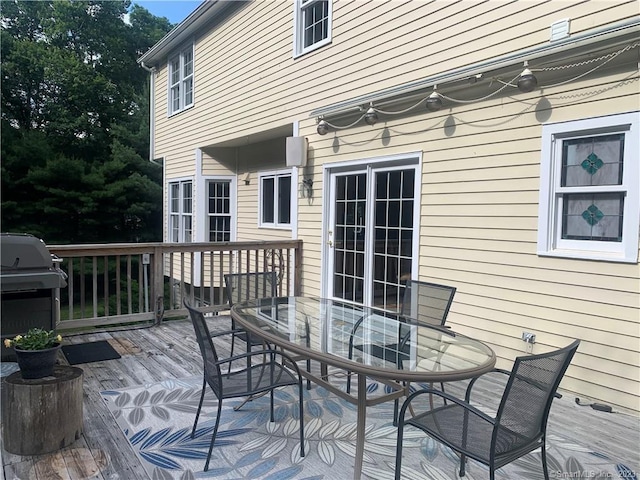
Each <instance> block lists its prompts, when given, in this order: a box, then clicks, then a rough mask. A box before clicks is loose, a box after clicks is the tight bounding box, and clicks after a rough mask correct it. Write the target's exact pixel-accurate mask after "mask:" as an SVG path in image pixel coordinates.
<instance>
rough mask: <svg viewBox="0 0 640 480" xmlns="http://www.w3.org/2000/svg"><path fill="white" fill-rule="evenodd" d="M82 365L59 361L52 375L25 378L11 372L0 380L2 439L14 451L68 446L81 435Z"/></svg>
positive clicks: (32, 451) (39, 451)
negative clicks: (77, 365) (64, 363)
mask: <svg viewBox="0 0 640 480" xmlns="http://www.w3.org/2000/svg"><path fill="white" fill-rule="evenodd" d="M82 373H83V372H82V369H81V368H78V367H69V366H65V365H59V366H56V367H54V369H53V375H52V376H49V377H44V378H38V379H34V380H25V379H23V378H22V375H21V374H20V372H19V371H18V372H14V373H12V374H11V375H9V376H8V377H6V378H5V379H3V381H2V426H3V429H2V441H3V443H4V448H5V450H6V451H8V452H10V453H15V454H17V455H40V454H43V453H49V452H54V451H56V450H59V449H61V448H64V447H67V446H69V445H71V444H72V443H73V442H75V441H76V440H77V439H78V438H80V435H82V426H83V421H82V400H83V399H82V390H83V389H82Z"/></svg>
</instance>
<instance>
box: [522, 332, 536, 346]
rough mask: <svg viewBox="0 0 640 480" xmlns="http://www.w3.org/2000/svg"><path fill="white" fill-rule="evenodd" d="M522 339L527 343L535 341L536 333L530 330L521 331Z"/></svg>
mask: <svg viewBox="0 0 640 480" xmlns="http://www.w3.org/2000/svg"><path fill="white" fill-rule="evenodd" d="M522 340H524V341H525V342H527V343H531V344H533V343H536V334H535V333H531V332H522Z"/></svg>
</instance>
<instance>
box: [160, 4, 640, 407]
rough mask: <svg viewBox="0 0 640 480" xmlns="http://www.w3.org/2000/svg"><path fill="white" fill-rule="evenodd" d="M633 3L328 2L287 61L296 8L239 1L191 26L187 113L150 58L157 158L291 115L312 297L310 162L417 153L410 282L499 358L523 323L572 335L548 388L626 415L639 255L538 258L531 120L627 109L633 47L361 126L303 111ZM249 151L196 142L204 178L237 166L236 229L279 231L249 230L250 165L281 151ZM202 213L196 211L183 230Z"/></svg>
mask: <svg viewBox="0 0 640 480" xmlns="http://www.w3.org/2000/svg"><path fill="white" fill-rule="evenodd" d="M637 7H638V3H637V0H632V1H614V0H605V1H595V0H594V1H584V2H577V1H571V2H569V1H556V0H553V1H531V2H524V1H519V2H518V1H513V2H503V1H497V0H496V1H493V0H492V1H484V2H483V1H477V2H470V1H458V2H448V1H435V2H416V1H404V2H400V1H393V2H342V1H334V2H333V27H332V43H331V44H330V45H327V46H324V47H322V48H320V49H318V50H314V51H312V52H310V53H308V54H305V55H303V56H301V57H299V58H297V59H295V60H294V59H293V58H292V32H293V5H292V4H291V3H290V2H260V1H255V2H250V3H247V4H244V5H242V6H238V7H237V8H236V9H235V10H234V11H233V12H232V13H231V14H229V15H228V16H227V17H225V18H224V19H223V20H220V21H219V22H214V25H215V28H213V29H211V30H210V31H201V32H197V34H196V35H195V36H194V41H195V55H194V59H195V60H194V61H195V87H194V92H195V97H194V107H193V108H191V109H188V110H187V111H184V112H181V113H179V114H176V115H174V116H172V117H170V118H168V117H167V104H166V101H167V77H166V75H167V72H166V62H165V64H164V65H163V64H159V65H157V70H158V72H157V77H156V99H155V107H156V118H155V126H156V128H155V155H156V156H158V157H160V156H164V157H165V159H166V160H165V162H166V170H165V176H166V178H167V180H166V181H169V180H170V179H171V178H177V177H184V176H189V175H193V174H194V171H193V169H194V165H195V153H194V152H195V150H196V149H197V148H201V149H203V151H204V152H208V148H209V147H215V146H216V145H217V144H220V143H222V142H227V141H231V140H238V139H242V138H245V137H246V138H249V137H250V136H251V135H252V134H256V133H258V132H261V131H264V130H268V129H270V128H275V127H278V126H283V125H286V124H291V122H292V121H296V120H297V121H299V122H300V123H299V129H300V130H299V135H301V136H305V137H307V139H308V140H309V163H308V165H307V167H304V168H300V169H298V171H299V179H298V185H295V184H293V185H292V192H293V193H294V195H295V196H296V197H297V202H298V205H297V206H298V223H297V236H298V238H300V239H302V240H303V241H304V247H303V262H304V263H303V265H302V268H301V272H302V291H303V293H304V294H305V295H317V294H319V293H320V291H321V289H320V280H321V274H322V269H323V262H326V259H324V258H323V257H322V249H323V242H324V235H323V234H324V232H323V227H324V224H323V214H324V206H325V205H324V204H325V198H324V194H325V185H323V165H326V164H330V163H332V162H345V161H359V160H366V159H368V158H374V157H380V156H391V155H396V154H398V155H399V154H406V153H407V152H422V159H423V161H422V165H421V169H422V196H421V198H420V202H421V218H420V253H419V271H418V272H415V273H414V277H415V278H418V279H420V280H428V281H433V282H437V283H443V284H451V285H455V286H456V287H457V289H458V290H457V292H456V296H455V298H454V302H453V304H452V307H451V311H450V314H449V317H448V320H447V323H448V324H450V325H452V327H453V328H454V329H455V330H456V331H460V332H461V333H466V334H469V335H472V336H474V337H476V338H478V339H480V340H483V341H485V342H487V343H488V344H489V345H490V346H491V347H492V348H493V349H494V350H495V351H496V354H497V355H498V357H499V362H498V366H501V367H505V368H510V366H511V363H512V361H513V358H514V357H515V356H517V355H521V354H524V345H525V344H524V342H522V340H521V334H522V332H523V331H525V330H526V331H528V332H533V333H535V334H536V342H537V343H536V344H535V345H534V352H544V351H548V350H550V349H552V348H556V347H561V346H565V345H567V344H568V343H570V342H571V340H572V339H574V338H580V339H582V343H581V345H580V347H579V349H578V353H577V355H576V356H575V358H574V360H573V362H572V364H571V366H570V367H569V370H568V372H567V375H566V377H565V379H564V380H563V383H562V385H561V387H562V388H563V389H565V390H569V391H572V392H578V393H579V396H581V397H588V398H590V399H594V401H595V400H597V401H598V402H601V403H607V404H610V405H612V406H613V407H614V409H627V410H632V411H635V412H638V411H639V404H640V403H639V402H640V353H639V351H638V345H639V343H640V318H639V317H640V269H639V267H638V265H624V264H612V263H608V262H589V261H581V260H569V259H561V258H542V257H538V256H537V254H536V244H537V229H538V197H539V190H540V178H539V175H540V154H541V152H540V151H541V142H542V125H543V124H544V123H549V122H561V121H570V120H578V119H583V118H590V117H595V116H603V115H608V114H615V113H621V112H626V111H633V110H638V108H639V106H640V95H639V94H638V91H639V87H640V85H639V82H638V73H637V56H636V57H635V58H634V61H631V62H629V63H627V64H624V65H621V64H620V62H613V63H612V64H611V65H612V66H613V65H615V66H613V67H612V68H609V67H606V68H603V69H601V70H599V71H598V72H596V73H594V74H591V75H587V76H585V77H583V78H581V79H579V80H575V81H572V82H569V83H567V84H565V85H562V86H558V87H552V88H545V89H544V90H542V91H541V90H534V91H533V92H531V93H527V94H525V93H520V92H519V91H517V90H516V89H510V90H507V91H505V94H504V95H498V96H496V97H494V98H492V99H489V100H486V101H481V102H474V103H469V104H453V105H452V104H451V103H448V102H446V101H445V106H444V107H443V109H442V110H440V111H439V112H435V113H429V112H427V111H426V110H425V109H424V108H423V107H421V108H419V109H417V110H416V111H415V112H412V113H411V114H410V115H406V116H395V117H386V118H384V119H383V120H381V121H380V122H379V123H378V124H376V125H375V126H373V127H371V126H368V125H366V124H364V123H363V122H361V124H359V125H357V126H354V127H352V128H349V129H345V130H340V131H338V132H333V131H331V132H330V133H329V134H327V135H325V136H319V135H318V134H317V133H316V120H315V119H314V118H310V116H309V115H310V112H311V111H313V110H316V109H319V108H324V107H327V106H329V105H334V104H337V103H339V102H343V101H348V100H350V99H353V98H357V97H359V96H363V95H370V94H373V93H375V92H378V91H381V90H384V89H386V88H393V87H397V86H399V85H402V84H406V83H409V82H415V81H419V80H421V79H424V78H427V77H429V76H432V75H438V74H444V73H447V72H449V71H452V70H455V69H458V68H461V67H465V66H468V65H471V64H475V63H479V62H482V61H485V60H487V59H491V58H496V57H498V56H501V55H506V54H509V53H512V52H517V51H522V50H523V49H526V48H528V47H534V46H538V45H546V44H548V42H549V35H550V26H551V24H552V23H553V22H555V21H557V20H560V19H564V18H569V19H570V22H571V23H570V33H571V35H575V34H578V33H580V32H585V31H590V30H592V29H595V28H600V27H602V26H605V25H607V24H609V23H613V22H619V21H622V20H625V19H630V18H634V17H636V16H637V15H638V8H637ZM264 18H268V19H269V22H267V23H264V21H263V19H264ZM257 26H260V27H259V28H260V32H261V38H260V41H259V42H258V41H256V40H255V31H256V28H258V27H257ZM567 63H571V61H570V60H569V61H568V62H567ZM518 68H519V67H518ZM516 70H518V69H517V68H516ZM515 75H517V73H514V76H515ZM483 81H486V82H489V81H491V79H490V78H485V79H483ZM625 82H626V83H625ZM451 96H453V97H456V95H455V94H454V93H452V94H451ZM542 96H544V97H542ZM335 123H337V124H341V122H340V120H336V121H335ZM252 155H255V152H254V153H252ZM248 157H251V155H248ZM246 160H247V161H245V159H243V158H240V159H239V160H238V161H237V162H236V163H233V162H229V161H226V160H225V161H224V162H223V161H220V162H218V159H217V158H216V156H215V155H209V154H207V155H203V174H205V175H215V174H225V175H226V174H236V175H237V176H238V177H237V178H238V189H237V201H238V210H237V211H238V224H237V232H238V234H237V239H238V240H259V239H265V238H269V239H277V238H291V235H292V232H290V231H288V230H276V229H261V228H258V217H257V215H258V205H257V198H258V172H259V171H261V170H272V169H275V168H284V156H273V157H271V158H269V159H267V160H266V161H264V159H263V158H260V157H258V156H255V158H253V160H252V161H251V160H250V159H246ZM247 172H250V181H249V184H248V185H245V182H244V181H243V178H244V174H246V173H247ZM303 177H310V178H312V179H313V181H314V184H313V191H314V196H313V199H312V200H311V201H310V200H309V199H307V198H302V197H301V196H300V191H299V183H300V181H301V180H302V178H303ZM165 188H166V187H165ZM194 211H196V210H195V207H194ZM165 217H166V212H165ZM201 221H202V219H194V225H195V224H196V223H197V222H201ZM165 229H166V218H165Z"/></svg>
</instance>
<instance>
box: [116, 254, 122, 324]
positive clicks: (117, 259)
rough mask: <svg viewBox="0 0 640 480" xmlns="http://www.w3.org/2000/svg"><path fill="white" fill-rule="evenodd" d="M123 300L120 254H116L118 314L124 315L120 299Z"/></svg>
mask: <svg viewBox="0 0 640 480" xmlns="http://www.w3.org/2000/svg"><path fill="white" fill-rule="evenodd" d="M121 300H122V297H121V291H120V255H116V315H118V316H120V315H122V307H121V306H120V301H121Z"/></svg>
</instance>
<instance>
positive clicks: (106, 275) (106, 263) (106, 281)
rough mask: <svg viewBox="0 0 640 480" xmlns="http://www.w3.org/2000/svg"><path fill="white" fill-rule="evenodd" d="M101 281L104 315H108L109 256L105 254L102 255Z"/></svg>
mask: <svg viewBox="0 0 640 480" xmlns="http://www.w3.org/2000/svg"><path fill="white" fill-rule="evenodd" d="M103 281H104V287H103V290H104V316H105V317H108V316H109V256H108V255H105V257H104V272H103Z"/></svg>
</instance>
